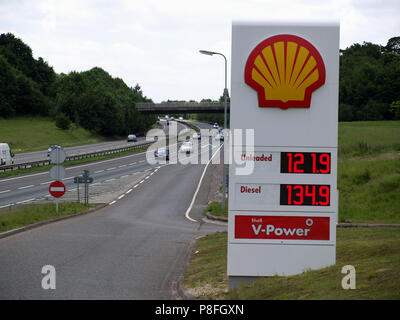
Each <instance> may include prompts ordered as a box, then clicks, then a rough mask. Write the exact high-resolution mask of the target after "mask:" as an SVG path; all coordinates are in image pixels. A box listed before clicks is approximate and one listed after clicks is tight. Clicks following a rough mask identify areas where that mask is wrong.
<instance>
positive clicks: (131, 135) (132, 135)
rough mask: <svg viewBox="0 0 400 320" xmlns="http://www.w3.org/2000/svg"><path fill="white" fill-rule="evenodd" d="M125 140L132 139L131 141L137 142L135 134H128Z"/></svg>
mask: <svg viewBox="0 0 400 320" xmlns="http://www.w3.org/2000/svg"><path fill="white" fill-rule="evenodd" d="M126 141H127V142H130V141H133V142H137V138H136V135H134V134H129V135H128V138H127V139H126Z"/></svg>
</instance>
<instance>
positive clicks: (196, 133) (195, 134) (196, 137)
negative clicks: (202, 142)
mask: <svg viewBox="0 0 400 320" xmlns="http://www.w3.org/2000/svg"><path fill="white" fill-rule="evenodd" d="M192 137H193V139H201V133H200V132H195V133H193V136H192Z"/></svg>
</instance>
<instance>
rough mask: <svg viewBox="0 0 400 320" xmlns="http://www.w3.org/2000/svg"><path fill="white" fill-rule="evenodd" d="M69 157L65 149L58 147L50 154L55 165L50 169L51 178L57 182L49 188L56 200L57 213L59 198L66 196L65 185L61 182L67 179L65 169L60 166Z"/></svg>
mask: <svg viewBox="0 0 400 320" xmlns="http://www.w3.org/2000/svg"><path fill="white" fill-rule="evenodd" d="M66 157H67V155H66V153H65V151H64V149H63V148H61V147H57V148H54V149H53V150H52V151H51V152H50V160H51V163H54V164H55V165H54V166H53V167H52V168H51V169H50V176H51V178H52V179H54V180H56V181H54V182H52V183H51V184H50V186H49V192H50V194H51V195H52V196H53V197H54V198H55V201H56V212H57V213H58V198H60V197H62V196H63V195H64V194H65V185H64V184H63V183H62V182H61V181H60V180H62V179H64V177H65V168H64V167H63V166H61V165H60V164H61V163H63V162H64V161H65V159H66Z"/></svg>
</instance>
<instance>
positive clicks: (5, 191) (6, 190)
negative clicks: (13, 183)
mask: <svg viewBox="0 0 400 320" xmlns="http://www.w3.org/2000/svg"><path fill="white" fill-rule="evenodd" d="M10 191H11V190H4V191H0V193H6V192H10Z"/></svg>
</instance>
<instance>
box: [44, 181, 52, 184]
mask: <svg viewBox="0 0 400 320" xmlns="http://www.w3.org/2000/svg"><path fill="white" fill-rule="evenodd" d="M52 182H53V181H46V182H42V183H41V184H49V183H52Z"/></svg>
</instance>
